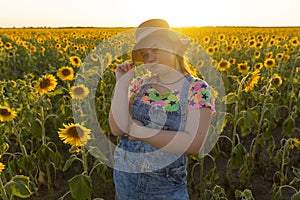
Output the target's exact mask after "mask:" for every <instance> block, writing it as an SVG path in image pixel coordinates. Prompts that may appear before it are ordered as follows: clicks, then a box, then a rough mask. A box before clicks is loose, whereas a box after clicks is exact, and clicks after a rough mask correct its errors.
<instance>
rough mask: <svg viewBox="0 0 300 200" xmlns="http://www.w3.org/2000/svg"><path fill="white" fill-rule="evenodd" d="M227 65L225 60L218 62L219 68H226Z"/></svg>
mask: <svg viewBox="0 0 300 200" xmlns="http://www.w3.org/2000/svg"><path fill="white" fill-rule="evenodd" d="M227 66H228V64H227V62H221V63H220V67H221V68H227Z"/></svg>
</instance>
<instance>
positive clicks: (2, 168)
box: [0, 162, 5, 174]
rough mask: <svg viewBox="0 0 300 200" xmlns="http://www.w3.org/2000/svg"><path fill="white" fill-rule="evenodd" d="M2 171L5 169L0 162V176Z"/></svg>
mask: <svg viewBox="0 0 300 200" xmlns="http://www.w3.org/2000/svg"><path fill="white" fill-rule="evenodd" d="M4 169H5V165H4V164H3V163H2V162H0V174H1V172H2V171H3V170H4Z"/></svg>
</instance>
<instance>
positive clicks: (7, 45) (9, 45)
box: [4, 42, 12, 50]
mask: <svg viewBox="0 0 300 200" xmlns="http://www.w3.org/2000/svg"><path fill="white" fill-rule="evenodd" d="M4 47H5V49H7V50H10V49H12V44H11V43H10V42H6V43H5V45H4Z"/></svg>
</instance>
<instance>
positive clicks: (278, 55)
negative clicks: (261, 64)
mask: <svg viewBox="0 0 300 200" xmlns="http://www.w3.org/2000/svg"><path fill="white" fill-rule="evenodd" d="M283 56H284V54H283V53H277V54H276V57H275V59H276V60H281V59H282V58H283Z"/></svg>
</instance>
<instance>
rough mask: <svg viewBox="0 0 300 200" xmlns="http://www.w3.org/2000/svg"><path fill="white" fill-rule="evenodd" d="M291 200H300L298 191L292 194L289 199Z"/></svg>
mask: <svg viewBox="0 0 300 200" xmlns="http://www.w3.org/2000/svg"><path fill="white" fill-rule="evenodd" d="M291 200H300V191H299V192H297V193H296V194H293V196H292V197H291Z"/></svg>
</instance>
